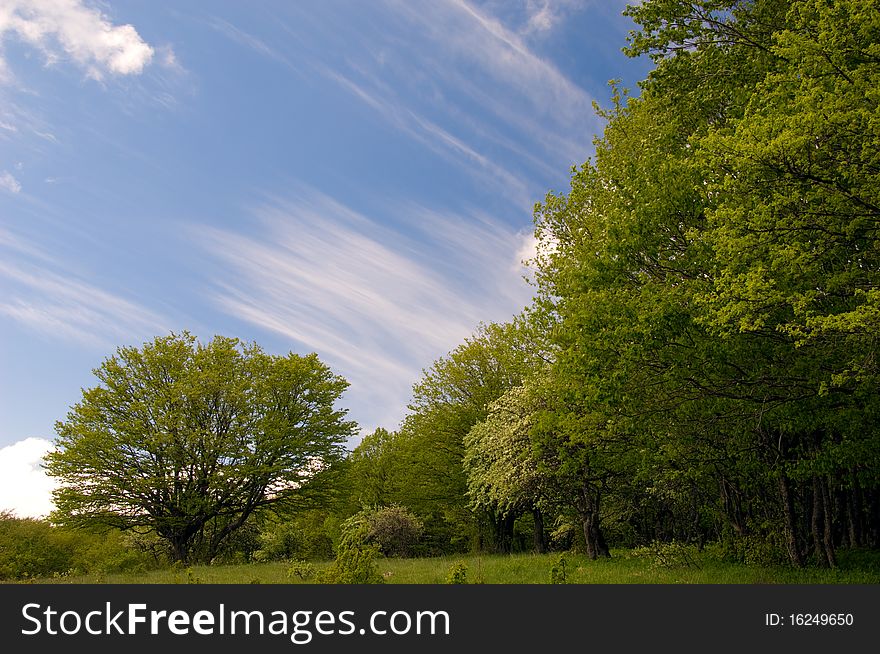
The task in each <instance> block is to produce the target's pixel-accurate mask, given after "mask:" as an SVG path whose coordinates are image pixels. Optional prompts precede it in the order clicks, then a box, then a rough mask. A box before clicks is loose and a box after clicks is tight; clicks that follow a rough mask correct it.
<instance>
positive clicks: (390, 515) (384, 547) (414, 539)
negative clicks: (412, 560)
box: [366, 505, 423, 557]
mask: <svg viewBox="0 0 880 654" xmlns="http://www.w3.org/2000/svg"><path fill="white" fill-rule="evenodd" d="M367 521H368V523H369V529H368V531H367V535H366V538H367V542H368V543H374V544H375V545H376V546H377V547H378V548H379V551H380V552H381V553H382V554H384V555H385V556H389V557H391V556H401V557H405V556H412V555H413V552H414V550H415V548H416V546H417V545H418V543H419V539H420V538H421V535H422V531H423V525H422V523H421V521H420V520H419V519H418V518H417V517H416V516H415V515H414V514H413V513H412V512H411V511H410V510H409V509H407V508H405V507H402V506H397V505H392V506H384V507H382V508H379V509H375V510H374V511H371V512H369V513H368V514H367Z"/></svg>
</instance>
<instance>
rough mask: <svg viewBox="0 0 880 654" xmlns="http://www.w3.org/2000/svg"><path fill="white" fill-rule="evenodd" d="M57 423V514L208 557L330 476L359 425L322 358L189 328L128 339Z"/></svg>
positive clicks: (51, 462) (53, 470)
mask: <svg viewBox="0 0 880 654" xmlns="http://www.w3.org/2000/svg"><path fill="white" fill-rule="evenodd" d="M94 372H95V375H96V377H97V378H98V380H99V382H100V385H98V386H96V387H94V388H91V389H87V390H84V391H83V399H82V401H81V402H80V403H78V404H76V405H75V406H74V407H73V408H72V409H71V411H70V412H69V413H68V416H67V420H66V421H64V422H59V423H57V425H56V431H57V432H58V439H57V441H56V444H57V445H58V448H59V449H58V451H56V452H53V453H52V454H50V455H49V456H48V457H47V462H48V463H47V469H48V472H49V474H50V475H52V476H55V477H57V478H58V479H59V480H60V481H61V486H60V488H59V490H58V491H56V493H55V502H56V505H57V507H58V511H57V512H56V514H55V516H54V519H56V520H58V521H61V522H64V523H65V524H70V525H108V526H115V527H119V528H122V529H128V528H132V527H143V528H148V529H152V530H153V531H155V533H156V534H158V535H159V536H160V537H161V538H162V539H164V540H165V541H166V542H167V544H168V546H169V550H170V555H171V556H172V557H173V558H175V559H179V560H184V561H185V560H189V559H190V558H200V559H203V560H210V559H212V558H214V557H216V556H217V555H219V554H222V553H223V547H224V544H225V543H226V541H228V539H229V538H230V537H231V535H232V534H233V533H235V532H236V531H237V530H239V529H241V528H242V526H243V525H245V524H246V523H247V522H248V520H249V519H250V518H251V516H254V515H256V514H257V513H259V512H260V511H261V510H263V509H264V508H265V507H268V506H270V505H283V504H295V503H298V502H300V503H301V502H303V500H304V499H305V498H308V497H309V496H311V495H315V494H317V493H320V492H321V491H322V490H324V489H326V488H327V486H328V484H329V482H330V481H332V474H331V473H332V470H333V467H332V463H333V462H334V461H335V460H337V459H339V458H340V457H341V456H342V453H343V449H342V445H343V443H344V442H345V440H346V438H347V437H348V436H350V435H352V433H353V430H354V424H353V423H350V422H346V421H344V419H343V418H344V415H345V412H344V411H340V410H337V409H336V408H335V407H334V404H335V403H336V402H337V400H338V399H339V397H340V395H341V394H342V392H343V391H344V390H345V388H346V387H347V383H346V381H345V380H344V379H342V378H341V377H338V376H335V375H333V374H332V373H331V371H330V370H329V369H328V368H327V367H326V366H324V365H323V364H322V363H321V362H320V361H319V360H318V358H317V357H316V356H315V355H309V356H305V357H302V356H298V355H295V354H289V355H288V356H284V357H282V356H273V355H268V354H266V353H264V352H263V351H262V350H261V349H260V348H259V347H258V346H257V345H246V344H242V343H241V342H239V341H238V340H237V339H231V338H224V337H220V336H217V337H215V338H214V339H213V340H212V341H211V342H209V343H208V344H206V345H203V344H201V343H197V342H196V340H195V338H194V337H193V336H191V335H189V334H188V333H183V334H181V335H174V334H172V335H170V336H167V337H162V338H156V339H155V340H154V341H153V342H152V343H147V344H145V345H144V346H143V347H142V348H134V347H125V348H119V349H118V350H117V353H116V355H115V356H112V357H110V358H108V359H106V360H105V361H104V362H103V364H102V365H101V366H100V367H99V368H97V369H96V370H95V371H94Z"/></svg>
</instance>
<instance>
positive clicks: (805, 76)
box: [537, 0, 878, 565]
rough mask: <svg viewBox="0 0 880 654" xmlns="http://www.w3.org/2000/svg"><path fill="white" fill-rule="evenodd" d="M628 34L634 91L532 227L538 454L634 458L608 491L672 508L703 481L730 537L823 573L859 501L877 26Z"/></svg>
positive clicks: (871, 468)
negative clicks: (545, 397)
mask: <svg viewBox="0 0 880 654" xmlns="http://www.w3.org/2000/svg"><path fill="white" fill-rule="evenodd" d="M628 13H629V14H630V15H631V16H632V17H633V18H634V19H635V20H636V21H637V22H638V23H639V24H640V25H641V29H640V30H639V31H638V32H636V33H634V35H633V36H632V39H631V44H632V47H631V49H630V51H631V53H633V54H641V53H649V54H651V56H652V57H653V58H654V60H655V62H656V64H657V65H656V68H655V70H654V71H653V72H652V73H651V75H650V76H649V78H648V80H647V81H646V82H645V83H644V85H643V86H642V94H641V97H639V98H638V99H631V100H628V101H626V102H623V101H622V100H621V99H620V98H618V99H617V101H616V103H615V107H614V109H613V110H612V111H610V112H606V113H605V116H606V117H607V118H608V121H609V122H608V125H607V127H606V130H605V133H604V135H603V137H602V138H601V139H600V140H599V141H598V142H597V149H596V157H595V159H594V160H593V161H590V162H588V163H587V164H586V165H585V166H583V167H582V168H581V169H580V170H578V171H576V173H575V174H574V176H573V178H572V187H571V191H570V193H569V194H568V195H567V196H552V195H551V196H549V197H548V199H547V201H546V202H545V203H544V204H543V205H542V206H541V207H539V210H538V213H537V219H538V233H539V235H540V236H541V237H542V239H543V240H544V241H545V242H546V243H552V244H553V245H554V247H553V248H552V249H549V248H548V250H547V251H548V252H549V254H547V255H546V256H545V257H544V258H543V260H542V261H541V275H540V280H541V283H542V291H543V294H542V302H543V303H544V304H545V305H546V306H548V307H549V308H550V310H551V311H555V312H556V313H557V316H558V320H557V323H558V327H557V329H556V330H555V332H554V342H555V343H556V344H557V346H558V356H557V360H556V362H555V365H554V371H553V375H552V379H553V380H554V382H553V383H554V384H555V389H556V390H555V392H554V393H553V394H552V395H551V397H552V398H553V399H554V400H555V401H556V405H557V406H556V407H555V408H554V409H553V410H552V411H550V412H548V415H547V420H546V421H544V422H545V424H547V425H548V426H549V429H547V430H546V432H547V433H548V434H551V435H552V434H564V433H566V431H568V432H569V433H570V434H571V438H570V439H569V442H576V441H580V442H582V443H583V444H584V445H585V446H586V449H585V450H569V451H570V453H571V454H575V455H576V457H575V459H570V457H569V455H568V454H566V448H565V447H564V446H565V441H558V442H557V444H556V446H555V447H556V451H557V453H558V454H559V456H560V462H565V461H568V460H571V462H572V463H573V464H576V463H577V458H578V457H583V456H584V454H585V453H586V454H587V455H588V458H592V460H594V461H600V460H601V461H604V462H605V463H606V464H611V465H610V466H606V469H607V470H611V471H613V470H624V469H627V466H628V465H629V464H630V463H635V462H633V461H630V462H628V461H627V459H626V457H627V456H629V452H627V451H626V449H625V448H617V447H614V443H615V442H627V443H628V444H629V450H630V452H631V451H647V452H652V453H653V454H652V455H651V456H648V457H645V458H643V459H642V461H641V462H640V463H639V465H638V466H637V467H636V468H633V469H632V470H631V471H632V473H633V475H634V476H628V477H627V478H633V479H639V480H640V482H642V483H645V484H646V485H647V488H648V490H650V491H652V492H653V496H654V497H664V496H665V497H666V498H671V499H672V500H674V502H675V503H677V504H679V505H681V499H680V498H684V497H686V493H685V492H683V491H685V490H686V489H687V488H688V487H689V486H691V485H694V487H695V488H698V489H700V493H701V494H704V493H705V489H706V488H707V484H706V479H707V478H708V479H712V478H714V480H715V482H716V483H717V486H718V490H719V498H718V502H717V505H716V506H717V508H718V510H719V512H721V513H723V515H724V516H725V517H726V519H727V520H728V521H729V523H730V525H731V526H732V528H733V529H734V530H735V532H736V533H737V534H738V535H739V536H744V537H746V538H751V537H753V536H757V537H758V538H766V539H767V540H769V541H773V542H777V543H779V540H780V539H779V537H780V535H783V536H784V537H783V538H782V539H781V540H784V541H785V542H784V546H785V548H786V549H787V550H788V554H789V556H790V558H791V560H792V561H793V562H794V563H798V564H800V563H803V562H804V561H805V555H806V554H807V553H812V554H813V555H814V556H815V558H816V560H817V561H818V562H820V563H824V564H828V565H834V561H835V558H834V544H835V542H837V543H839V542H846V541H848V542H850V543H859V542H865V536H864V535H865V533H866V529H865V528H864V525H865V524H866V523H867V522H871V520H870V519H868V520H866V516H868V515H869V514H870V509H865V508H864V498H865V497H866V496H867V497H869V498H870V497H874V496H875V494H876V471H877V459H876V452H877V447H876V442H877V436H876V434H877V432H876V429H875V428H874V426H873V419H872V416H873V415H875V413H876V408H877V399H878V397H877V393H876V390H875V389H876V373H877V371H876V364H875V361H876V335H875V334H876V329H875V327H876V314H877V309H876V285H877V279H876V271H877V264H876V229H875V227H876V226H875V225H874V223H875V222H876V215H875V214H876V206H877V200H876V198H877V189H878V186H877V161H876V148H875V147H874V145H873V144H874V142H875V141H876V140H877V139H876V134H877V131H876V125H877V124H878V121H877V115H878V113H877V106H878V105H877V95H876V92H875V91H874V89H875V88H876V82H877V71H878V67H877V61H878V59H877V48H876V43H877V12H876V8H874V7H873V3H870V2H863V1H861V0H837V1H830V0H822V1H819V0H816V1H813V0H803V1H802V2H794V3H791V2H786V1H781V0H752V1H746V0H699V1H695V2H683V1H680V0H648V1H646V2H643V3H640V4H638V5H634V6H632V7H631V8H629V9H628ZM597 417H598V418H599V419H598V420H596V418H597ZM591 434H592V435H591ZM548 442H549V444H550V446H551V447H554V446H553V439H551V440H550V441H548ZM607 446H611V447H607ZM609 454H612V455H613V457H614V458H613V459H609V458H608V455H609ZM621 454H623V455H624V458H623V459H621V458H620V455H621ZM575 467H577V466H576V465H575ZM685 467H686V468H689V471H688V473H687V474H682V471H683V468H685ZM605 485H606V486H607V488H608V490H609V491H610V492H611V494H612V495H614V494H615V493H616V494H618V495H620V492H621V491H626V494H629V495H632V496H633V497H637V495H633V489H632V488H629V489H627V488H626V485H624V484H621V482H620V477H618V478H617V480H616V481H615V482H614V483H611V484H605ZM596 490H598V489H596ZM655 491H656V492H655ZM664 501H665V500H664ZM872 501H873V500H872ZM652 505H654V502H642V503H641V507H642V508H643V509H644V508H645V507H649V506H652ZM642 513H644V511H642ZM695 513H696V512H695ZM694 524H700V521H699V520H695V521H694ZM810 541H811V542H810Z"/></svg>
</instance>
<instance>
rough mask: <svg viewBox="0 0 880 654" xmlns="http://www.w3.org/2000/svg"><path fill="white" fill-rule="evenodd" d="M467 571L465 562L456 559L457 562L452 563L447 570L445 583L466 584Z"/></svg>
mask: <svg viewBox="0 0 880 654" xmlns="http://www.w3.org/2000/svg"><path fill="white" fill-rule="evenodd" d="M467 571H468V567H467V564H466V563H463V562H462V561H458V562H457V563H453V564H452V565H451V566H450V568H449V572H448V573H447V574H446V583H447V584H466V583H467Z"/></svg>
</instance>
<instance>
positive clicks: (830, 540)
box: [819, 481, 837, 568]
mask: <svg viewBox="0 0 880 654" xmlns="http://www.w3.org/2000/svg"><path fill="white" fill-rule="evenodd" d="M819 487H820V491H821V494H822V516H823V517H824V524H823V531H822V545H823V546H824V551H825V561H826V562H827V563H828V567H829V568H836V567H837V557H836V556H835V554H834V531H833V525H832V523H831V518H832V515H831V498H830V496H829V495H830V494H829V491H828V484H826V483H824V482H821V481H820V483H819Z"/></svg>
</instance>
